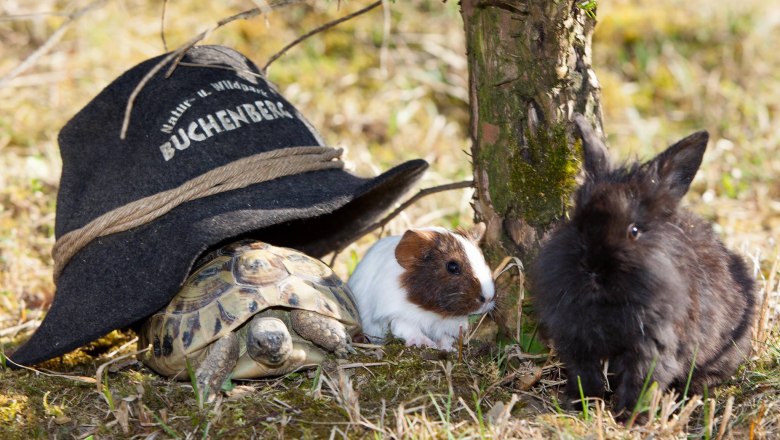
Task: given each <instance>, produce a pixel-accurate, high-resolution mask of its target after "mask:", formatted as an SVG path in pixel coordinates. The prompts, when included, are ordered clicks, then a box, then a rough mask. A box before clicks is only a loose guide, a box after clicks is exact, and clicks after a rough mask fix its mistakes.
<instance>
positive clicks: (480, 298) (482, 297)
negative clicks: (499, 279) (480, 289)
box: [479, 295, 485, 303]
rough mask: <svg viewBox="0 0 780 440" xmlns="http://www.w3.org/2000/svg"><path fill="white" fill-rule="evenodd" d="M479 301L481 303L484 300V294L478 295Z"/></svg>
mask: <svg viewBox="0 0 780 440" xmlns="http://www.w3.org/2000/svg"><path fill="white" fill-rule="evenodd" d="M479 302H481V303H484V302H485V295H479Z"/></svg>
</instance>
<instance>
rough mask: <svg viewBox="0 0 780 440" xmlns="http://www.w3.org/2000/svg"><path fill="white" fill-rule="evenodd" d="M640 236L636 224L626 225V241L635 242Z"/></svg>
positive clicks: (640, 231) (640, 233) (640, 232)
mask: <svg viewBox="0 0 780 440" xmlns="http://www.w3.org/2000/svg"><path fill="white" fill-rule="evenodd" d="M640 235H642V230H640V229H639V226H637V225H636V223H631V224H630V225H628V239H629V240H632V241H633V240H636V239H637V238H639V236H640Z"/></svg>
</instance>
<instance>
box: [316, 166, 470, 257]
mask: <svg viewBox="0 0 780 440" xmlns="http://www.w3.org/2000/svg"><path fill="white" fill-rule="evenodd" d="M473 186H474V181H473V180H464V181H462V182H455V183H447V184H445V185H439V186H432V187H430V188H424V189H421V190H420V191H419V192H418V193H417V194H415V195H414V196H413V197H411V198H410V199H409V200H407V201H405V202H404V203H402V204H401V206H399V207H398V208H396V209H395V211H393V212H391V213H390V214H388V215H387V216H386V217H385V218H383V219H381V220H379V221H377V222H374V223H373V224H370V225H368V226H367V227H365V228H363V230H361V231H360V232H358V233H357V235H356V236H355V238H354V240H353V241H357V240H359V239H361V238H363V237H364V236H365V235H367V234H368V233H369V232H371V231H373V230H374V229H378V228H382V227H384V226H385V225H386V224H388V223H389V222H390V220H392V219H394V218H396V217H397V216H398V215H399V214H400V213H402V212H403V211H404V210H405V209H406V208H408V207H409V206H411V205H412V204H413V203H415V202H416V201H418V200H420V199H421V198H423V197H425V196H429V195H431V194H436V193H440V192H444V191H450V190H453V189H463V188H472V187H473ZM348 245H349V244H345V245H342V246H339V248H338V249H336V251H335V252H334V253H333V257H332V258H331V260H330V265H331V266H333V262H334V261H336V257H337V256H338V255H339V254H340V253H341V251H343V250H344V249H346V247H347V246H348Z"/></svg>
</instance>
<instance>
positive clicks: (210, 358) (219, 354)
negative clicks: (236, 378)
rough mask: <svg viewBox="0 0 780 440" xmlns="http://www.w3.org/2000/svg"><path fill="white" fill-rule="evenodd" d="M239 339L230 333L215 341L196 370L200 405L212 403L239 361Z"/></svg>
mask: <svg viewBox="0 0 780 440" xmlns="http://www.w3.org/2000/svg"><path fill="white" fill-rule="evenodd" d="M238 354H239V349H238V337H237V336H236V334H235V333H233V332H230V333H228V334H226V335H225V336H223V337H221V338H219V339H217V340H216V341H214V343H213V344H211V346H210V347H209V348H208V352H207V353H206V356H204V357H203V359H202V360H201V361H200V364H199V365H198V368H197V369H196V370H195V382H196V383H197V385H198V390H197V392H198V393H199V396H198V398H199V403H201V404H202V403H203V402H211V401H212V400H214V397H215V396H216V395H217V393H218V392H219V391H220V390H221V389H222V384H223V383H225V380H227V378H228V376H229V375H230V372H231V371H233V368H234V367H235V366H236V362H237V361H238Z"/></svg>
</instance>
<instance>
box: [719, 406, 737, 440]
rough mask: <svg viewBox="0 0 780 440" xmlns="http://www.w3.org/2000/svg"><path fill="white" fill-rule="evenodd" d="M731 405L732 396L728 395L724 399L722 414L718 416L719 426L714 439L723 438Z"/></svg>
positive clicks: (729, 416)
mask: <svg viewBox="0 0 780 440" xmlns="http://www.w3.org/2000/svg"><path fill="white" fill-rule="evenodd" d="M733 406H734V396H729V398H728V400H727V401H726V408H725V409H724V410H723V415H722V416H721V418H720V428H719V429H718V436H717V437H715V440H721V439H723V436H724V435H726V430H728V427H729V421H730V419H731V411H732V407H733Z"/></svg>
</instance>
